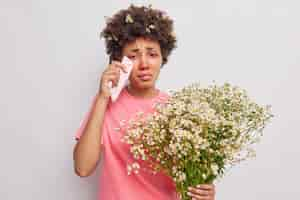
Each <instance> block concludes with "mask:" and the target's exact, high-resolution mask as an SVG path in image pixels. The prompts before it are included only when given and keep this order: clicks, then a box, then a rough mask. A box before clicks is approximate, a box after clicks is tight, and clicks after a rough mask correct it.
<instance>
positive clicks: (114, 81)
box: [104, 75, 119, 87]
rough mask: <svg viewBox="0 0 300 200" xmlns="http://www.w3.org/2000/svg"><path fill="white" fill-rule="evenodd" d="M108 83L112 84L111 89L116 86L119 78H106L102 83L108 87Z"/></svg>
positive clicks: (109, 76)
mask: <svg viewBox="0 0 300 200" xmlns="http://www.w3.org/2000/svg"><path fill="white" fill-rule="evenodd" d="M110 81H111V82H112V87H115V86H117V84H118V81H119V77H117V76H116V75H108V76H106V77H105V79H104V83H105V84H106V85H107V86H108V84H109V82H110Z"/></svg>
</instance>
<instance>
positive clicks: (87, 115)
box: [75, 95, 105, 145]
mask: <svg viewBox="0 0 300 200" xmlns="http://www.w3.org/2000/svg"><path fill="white" fill-rule="evenodd" d="M96 100H97V95H95V96H94V97H93V98H92V101H91V104H90V106H89V109H88V111H87V112H86V113H85V115H84V116H83V119H82V120H81V122H80V125H79V128H78V129H77V130H76V132H75V139H76V140H79V139H80V137H81V135H82V134H83V132H84V130H85V128H86V126H87V122H88V120H89V118H90V116H91V114H92V111H93V109H94V107H95V105H96ZM104 117H105V116H104ZM104 121H105V120H103V125H102V126H105V125H104V123H105V122H104ZM99 131H100V130H99ZM103 135H104V133H103V131H102V136H101V144H102V145H103Z"/></svg>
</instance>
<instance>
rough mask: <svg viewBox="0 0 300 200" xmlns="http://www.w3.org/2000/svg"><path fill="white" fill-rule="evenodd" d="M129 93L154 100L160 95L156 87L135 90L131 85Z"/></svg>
mask: <svg viewBox="0 0 300 200" xmlns="http://www.w3.org/2000/svg"><path fill="white" fill-rule="evenodd" d="M126 89H127V91H128V92H129V93H130V94H131V95H132V96H136V97H140V98H152V97H155V96H156V95H157V93H158V90H157V89H156V88H155V87H152V88H147V89H139V88H134V87H132V86H131V85H128V86H127V88H126Z"/></svg>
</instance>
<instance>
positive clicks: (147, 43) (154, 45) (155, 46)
mask: <svg viewBox="0 0 300 200" xmlns="http://www.w3.org/2000/svg"><path fill="white" fill-rule="evenodd" d="M132 50H139V51H141V50H159V51H160V45H159V43H158V42H157V41H154V40H150V39H147V38H137V39H136V40H134V41H132V42H129V43H127V44H126V45H125V46H124V48H123V51H124V52H128V51H132Z"/></svg>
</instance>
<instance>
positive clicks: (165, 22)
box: [73, 5, 215, 200]
mask: <svg viewBox="0 0 300 200" xmlns="http://www.w3.org/2000/svg"><path fill="white" fill-rule="evenodd" d="M101 36H102V37H104V39H105V42H106V50H107V53H108V54H109V56H110V64H109V65H108V67H107V68H106V69H105V70H104V72H103V73H102V76H101V81H100V87H99V91H98V93H97V95H96V96H95V98H94V99H93V103H92V105H91V107H90V109H89V112H88V113H87V115H86V116H85V118H84V120H83V123H82V124H81V126H80V128H79V129H78V131H77V133H76V139H77V140H78V142H77V144H76V146H75V148H74V155H73V156H74V168H75V172H76V174H77V175H79V176H81V177H86V176H89V175H90V174H91V173H92V172H93V171H94V170H95V168H96V166H97V163H98V162H99V160H100V159H101V161H102V162H103V164H102V168H101V173H100V180H99V181H100V185H99V189H100V191H99V199H101V200H127V199H128V200H152V199H157V200H174V199H178V197H177V195H176V191H175V184H174V183H173V181H172V179H171V178H170V177H168V176H166V175H165V174H163V173H158V174H156V175H153V174H151V173H149V172H148V171H146V170H144V171H143V170H141V171H140V172H139V174H133V175H130V176H128V175H127V171H126V166H127V163H128V162H130V160H132V159H133V158H132V157H131V153H130V150H129V146H128V145H127V144H124V143H122V142H121V140H120V139H121V137H122V134H124V133H123V132H122V131H117V129H118V127H120V123H124V122H126V121H128V120H129V119H131V118H132V117H133V116H134V115H135V114H136V113H137V112H139V111H142V112H146V113H147V112H151V111H153V104H154V103H155V102H157V101H164V100H166V99H167V98H168V96H167V94H166V93H164V92H162V91H160V90H159V89H157V88H156V87H155V82H156V80H157V78H158V76H159V73H160V68H161V67H162V66H163V65H164V64H165V63H167V61H168V57H169V55H170V53H171V51H172V50H173V49H174V48H175V46H176V38H175V35H174V33H173V21H172V20H171V19H170V18H169V17H168V16H166V14H165V13H164V12H162V11H160V10H156V9H153V8H151V7H136V6H133V5H131V6H130V7H129V8H128V9H126V10H121V11H119V12H118V13H116V14H115V15H114V16H113V17H112V18H109V19H108V20H107V24H106V27H105V28H104V30H103V31H102V33H101ZM123 56H127V57H128V58H130V59H131V61H132V62H133V69H132V71H131V74H130V77H129V82H130V83H129V85H128V86H127V87H125V88H124V89H123V90H122V91H121V93H120V95H119V97H118V99H117V101H116V102H112V101H110V95H111V94H110V91H109V87H108V83H109V82H112V85H113V86H115V85H116V84H117V83H118V80H119V76H120V70H123V71H124V72H126V67H125V66H124V65H123V64H122V63H121V62H120V60H121V59H122V58H123ZM189 194H190V195H191V197H193V199H199V200H200V199H206V200H213V199H214V196H215V191H214V185H212V184H209V185H199V187H195V188H191V189H190V191H189Z"/></svg>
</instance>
